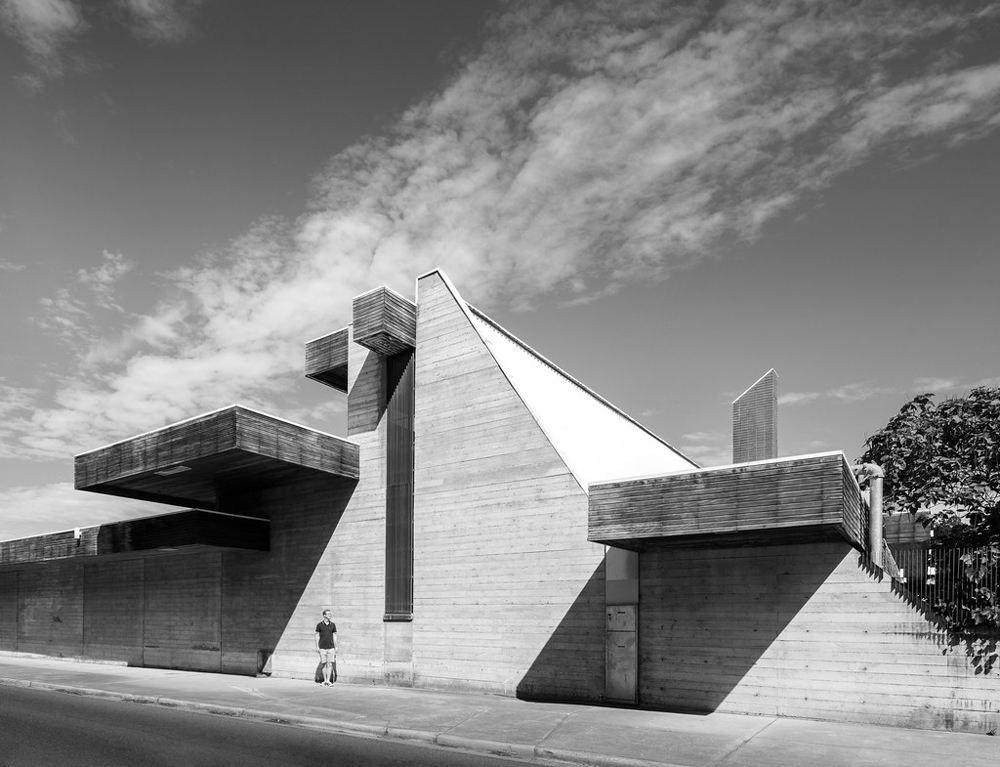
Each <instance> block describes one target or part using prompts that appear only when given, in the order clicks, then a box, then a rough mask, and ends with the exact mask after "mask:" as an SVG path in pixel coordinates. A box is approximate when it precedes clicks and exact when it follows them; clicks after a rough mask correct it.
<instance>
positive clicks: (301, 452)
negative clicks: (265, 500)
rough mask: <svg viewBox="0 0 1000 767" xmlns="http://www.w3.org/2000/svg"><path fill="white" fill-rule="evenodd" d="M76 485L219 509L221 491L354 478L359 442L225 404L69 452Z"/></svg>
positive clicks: (139, 497)
mask: <svg viewBox="0 0 1000 767" xmlns="http://www.w3.org/2000/svg"><path fill="white" fill-rule="evenodd" d="M75 470H76V471H75V473H76V488H77V489H78V490H91V491H93V492H97V493H107V494H109V495H118V496H124V497H126V498H138V499H141V500H147V501H158V502H160V503H169V504H174V505H177V506H196V507H198V508H202V509H218V508H219V497H220V495H222V494H224V493H227V492H240V491H243V490H253V489H256V488H262V487H270V486H274V485H281V484H286V483H288V482H293V481H296V480H300V479H309V478H316V477H325V478H328V479H331V480H335V479H346V480H356V479H357V478H358V476H359V473H358V472H359V450H358V445H357V444H355V443H354V442H350V441H348V440H345V439H340V438H339V437H334V436H331V435H329V434H324V433H322V432H318V431H314V430H312V429H307V428H306V427H304V426H299V425H297V424H293V423H289V422H288V421H283V420H281V419H279V418H275V417H273V416H269V415H265V414H264V413H259V412H257V411H255V410H250V409H248V408H245V407H242V406H240V405H231V406H230V407H226V408H223V409H221V410H216V411H214V412H211V413H206V414H205V415H201V416H197V417H195V418H191V419H189V420H187V421H181V422H179V423H175V424H172V425H170V426H165V427H163V428H162V429H157V430H156V431H151V432H147V433H146V434H141V435H139V436H137V437H132V438H131V439H126V440H123V441H121V442H116V443H114V444H112V445H108V446H106V447H102V448H99V449H97V450H92V451H90V452H87V453H81V454H80V455H78V456H76V458H75Z"/></svg>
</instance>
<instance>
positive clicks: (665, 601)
mask: <svg viewBox="0 0 1000 767" xmlns="http://www.w3.org/2000/svg"><path fill="white" fill-rule="evenodd" d="M416 296H417V299H416V302H410V301H408V300H407V299H405V298H403V297H402V296H400V295H398V294H396V293H394V292H393V291H391V290H388V289H386V288H378V289H375V290H373V291H369V292H368V293H365V294H362V295H360V296H358V297H357V298H355V300H354V305H353V323H352V324H351V325H350V326H349V327H347V328H344V329H341V330H338V331H336V332H334V333H331V334H329V335H325V336H323V337H321V338H318V339H316V340H314V341H311V342H309V343H308V344H307V345H306V375H307V376H309V377H310V378H312V379H314V380H316V381H317V382H319V383H321V384H324V385H326V386H329V387H331V388H332V389H333V390H336V391H337V392H340V393H339V394H335V393H333V392H331V396H345V395H346V397H347V403H348V418H347V432H348V433H347V436H346V438H340V437H335V436H332V435H329V434H324V433H321V432H318V431H315V430H313V429H310V428H307V427H305V426H300V425H297V424H291V423H288V422H286V421H283V420H281V419H276V418H273V417H271V416H268V415H265V414H263V413H258V412H255V411H253V410H250V409H248V408H243V407H240V406H232V407H229V408H224V409H222V410H219V411H215V412H213V413H208V414H205V415H202V416H198V417H195V418H192V419H189V420H187V421H183V422H180V423H177V424H173V425H170V426H167V427H164V428H161V429H157V430H155V431H151V432H148V433H146V434H142V435H138V436H135V437H131V438H128V439H125V440H122V441H121V442H117V443H115V444H113V445H108V446H105V447H102V448H98V449H96V450H93V451H90V452H87V453H84V454H81V455H79V456H77V457H76V485H77V487H78V488H79V489H81V490H87V491H93V492H102V493H108V494H112V495H119V496H126V497H133V498H142V499H146V500H154V501H160V502H162V503H164V504H169V505H171V506H175V507H179V508H180V510H178V511H175V512H172V513H166V514H163V515H160V516H157V517H152V518H148V519H143V520H130V521H127V522H120V523H117V524H111V525H102V526H100V527H93V528H83V529H79V530H74V531H67V532H65V533H57V534H52V535H47V536H38V537H34V538H28V539H22V540H17V541H7V542H3V543H0V651H6V652H13V653H39V654H45V655H59V656H64V657H80V658H96V659H107V660H116V661H121V662H127V663H130V664H134V665H146V666H162V667H176V668H186V669H198V670H204V671H215V672H225V673H233V674H255V673H258V672H260V671H262V670H266V671H267V672H269V673H271V674H274V675H279V676H290V677H302V678H311V677H312V675H313V672H314V669H315V666H316V656H315V653H314V651H313V630H314V627H315V625H316V622H317V621H318V620H319V616H320V613H321V610H322V609H323V608H324V607H331V608H332V609H333V612H334V619H335V620H336V622H337V624H338V627H339V628H340V632H339V638H340V661H339V664H338V666H339V668H338V670H339V672H340V677H341V679H342V680H344V681H350V682H362V683H377V684H395V685H412V686H418V687H426V688H438V689H445V688H454V689H462V690H470V691H481V692H488V693H495V694H502V695H517V696H520V697H526V698H545V699H563V700H572V701H580V702H595V703H598V702H615V703H622V704H632V705H638V706H644V707H655V708H674V709H683V710H702V711H705V710H721V711H739V712H751V713H761V714H771V715H774V714H778V715H787V716H803V717H814V718H821V719H831V720H839V721H862V722H879V723H884V724H894V725H902V726H915V727H931V728H954V729H965V730H972V731H987V730H989V729H991V728H995V727H996V726H997V725H998V707H997V702H996V701H997V700H998V699H1000V695H998V692H1000V683H998V682H997V677H996V675H995V674H982V673H979V674H977V673H976V667H975V664H974V663H973V662H972V660H970V659H969V658H968V657H967V656H966V655H964V654H963V653H961V652H950V653H949V652H943V650H945V649H946V643H947V637H946V636H945V635H944V634H943V633H942V632H941V631H940V630H939V629H937V628H936V626H935V624H934V623H933V622H931V621H930V620H928V618H927V617H926V616H925V614H924V613H922V612H921V611H920V610H918V609H916V608H914V607H913V606H912V605H911V604H910V603H909V602H908V601H907V600H906V599H905V598H903V597H902V596H901V595H900V593H899V590H898V588H897V587H896V585H894V582H893V580H892V579H891V578H889V577H887V575H886V574H885V573H884V572H883V570H882V568H881V567H880V566H879V565H878V557H875V556H872V554H871V553H870V552H869V551H868V549H869V544H868V540H869V538H868V535H867V528H868V527H869V510H868V505H867V503H866V502H865V500H864V498H863V496H862V493H861V492H860V490H859V488H858V484H857V481H856V480H855V477H854V473H853V471H852V467H851V466H849V465H848V462H847V461H846V459H845V457H844V455H843V454H842V453H839V452H832V453H823V454H818V455H810V456H795V457H788V458H778V457H769V458H767V459H765V460H759V461H753V462H749V463H741V464H734V465H732V466H728V467H719V468H712V469H702V468H699V467H698V466H697V465H696V464H694V462H692V461H691V460H690V459H688V458H687V457H685V456H684V455H682V454H681V453H680V452H678V451H677V450H675V449H674V448H672V447H671V446H670V445H669V444H667V443H666V442H664V441H663V440H661V439H659V438H658V437H656V436H655V435H653V434H651V433H650V432H649V431H648V430H646V429H645V428H643V427H642V426H641V425H640V424H638V423H637V422H635V421H634V420H633V419H631V418H630V417H628V416H627V415H625V414H624V413H622V412H621V411H620V410H618V409H617V408H615V407H614V406H613V405H611V404H610V403H609V402H607V401H605V400H604V399H602V398H601V397H600V396H599V395H597V394H596V393H594V392H593V391H591V390H590V389H588V388H587V387H586V386H584V385H583V384H581V383H580V382H578V381H576V380H574V379H573V378H571V377H570V376H568V375H567V374H566V373H564V372H563V371H561V370H560V369H559V368H558V367H556V366H555V365H554V364H552V363H551V362H549V361H548V360H546V359H545V358H544V357H542V356H541V355H540V354H538V353H537V352H535V351H534V350H532V349H531V348H530V347H528V346H527V345H526V344H524V343H523V342H521V341H520V340H518V339H516V338H515V337H513V336H512V335H511V334H510V333H508V332H507V331H505V330H504V329H503V328H501V327H500V326H499V325H497V324H496V323H495V322H493V321H492V320H490V319H489V318H488V317H487V316H486V315H484V314H483V313H482V312H479V311H478V310H476V309H475V308H474V307H472V306H470V305H468V304H467V303H466V302H465V301H464V300H463V299H462V298H461V296H460V295H459V294H458V292H457V291H456V290H455V288H454V287H453V286H452V285H451V284H450V282H449V281H448V279H447V278H446V277H445V275H444V274H442V273H440V272H437V271H435V272H431V273H428V274H425V275H423V276H422V277H420V278H419V279H418V281H417V292H416ZM771 372H772V373H773V371H771ZM768 375H770V373H769V374H768Z"/></svg>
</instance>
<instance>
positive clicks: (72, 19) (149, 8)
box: [0, 0, 204, 138]
mask: <svg viewBox="0 0 1000 767" xmlns="http://www.w3.org/2000/svg"><path fill="white" fill-rule="evenodd" d="M203 3H204V0H117V5H118V7H119V8H120V9H121V11H122V13H121V19H120V20H124V21H125V23H126V25H127V26H128V28H129V31H130V32H131V33H132V34H133V35H135V36H136V37H138V38H141V39H144V40H148V41H151V42H164V43H179V42H182V41H184V40H187V39H189V38H190V37H191V36H192V35H194V33H195V32H196V28H195V25H194V23H193V19H194V17H195V15H196V13H197V11H198V9H199V8H200V7H201V5H203ZM101 13H104V12H103V11H102V10H95V9H94V8H93V7H88V6H87V4H85V3H83V2H80V0H0V31H2V32H3V33H4V34H6V35H7V36H8V37H9V38H11V39H12V40H15V41H17V42H18V43H19V44H20V45H21V46H22V47H23V48H24V50H25V52H26V53H27V56H28V63H29V71H27V72H22V73H20V74H18V75H16V76H15V80H16V81H17V82H18V84H19V85H20V86H21V87H22V88H24V89H25V90H28V91H35V92H37V91H42V90H44V88H45V86H46V83H47V82H48V81H50V80H53V79H55V78H58V77H61V76H63V75H64V74H66V72H67V71H72V70H75V69H81V68H84V67H85V66H86V62H87V61H88V59H89V55H88V51H87V47H86V43H87V40H86V38H87V33H88V31H89V30H90V29H91V25H90V24H89V23H88V22H87V18H86V16H87V15H88V14H93V15H95V16H96V15H97V14H101ZM109 18H110V17H109ZM58 127H59V130H60V135H62V136H64V137H69V138H72V136H71V134H70V133H69V132H68V131H67V130H66V127H65V124H64V123H60V125H59V126H58Z"/></svg>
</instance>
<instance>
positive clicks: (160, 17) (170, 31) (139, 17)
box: [121, 0, 203, 43]
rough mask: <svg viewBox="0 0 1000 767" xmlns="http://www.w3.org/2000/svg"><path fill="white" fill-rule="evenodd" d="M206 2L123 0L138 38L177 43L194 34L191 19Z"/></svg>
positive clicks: (191, 0)
mask: <svg viewBox="0 0 1000 767" xmlns="http://www.w3.org/2000/svg"><path fill="white" fill-rule="evenodd" d="M202 4H203V0H121V5H122V6H123V7H124V9H125V11H126V14H127V16H128V18H129V21H130V24H131V28H132V32H133V34H135V35H136V36H137V37H140V38H145V39H147V40H152V41H155V42H168V43H177V42H181V41H183V40H186V39H187V38H189V37H191V35H192V34H194V32H195V27H194V24H193V23H192V17H193V16H194V14H195V13H196V12H197V10H198V8H199V7H200V6H201V5H202Z"/></svg>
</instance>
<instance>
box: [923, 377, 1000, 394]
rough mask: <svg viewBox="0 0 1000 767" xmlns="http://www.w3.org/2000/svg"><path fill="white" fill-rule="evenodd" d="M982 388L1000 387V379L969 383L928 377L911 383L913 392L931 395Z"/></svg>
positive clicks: (960, 379)
mask: <svg viewBox="0 0 1000 767" xmlns="http://www.w3.org/2000/svg"><path fill="white" fill-rule="evenodd" d="M983 386H985V387H988V388H991V387H997V386H1000V377H992V378H981V379H979V380H977V381H971V382H969V381H966V380H964V379H962V378H939V377H934V376H928V377H925V378H917V379H915V380H914V381H913V391H914V392H920V393H924V392H930V393H932V394H939V393H942V392H943V393H948V394H952V393H954V392H957V391H969V390H970V389H975V388H978V387H983Z"/></svg>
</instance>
